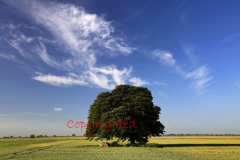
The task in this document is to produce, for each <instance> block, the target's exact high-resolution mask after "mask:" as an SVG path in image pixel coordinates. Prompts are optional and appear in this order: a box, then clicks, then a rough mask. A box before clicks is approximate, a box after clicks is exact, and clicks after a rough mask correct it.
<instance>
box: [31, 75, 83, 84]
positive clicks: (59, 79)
mask: <svg viewBox="0 0 240 160" xmlns="http://www.w3.org/2000/svg"><path fill="white" fill-rule="evenodd" d="M32 79H35V80H38V81H41V82H45V83H48V84H51V85H54V86H68V85H87V82H84V80H81V79H73V78H72V77H66V76H54V75H50V74H49V75H39V76H35V77H32Z"/></svg>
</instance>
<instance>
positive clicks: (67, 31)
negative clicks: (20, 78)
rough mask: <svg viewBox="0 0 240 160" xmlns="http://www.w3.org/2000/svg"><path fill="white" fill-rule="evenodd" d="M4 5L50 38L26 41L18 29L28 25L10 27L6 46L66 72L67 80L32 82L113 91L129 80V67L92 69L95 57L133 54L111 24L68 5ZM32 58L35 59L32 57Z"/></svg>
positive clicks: (44, 77)
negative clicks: (23, 15)
mask: <svg viewBox="0 0 240 160" xmlns="http://www.w3.org/2000/svg"><path fill="white" fill-rule="evenodd" d="M5 2H6V3H8V4H11V5H12V6H14V7H16V8H18V9H20V10H21V11H22V12H24V13H26V14H27V15H28V16H29V17H32V18H33V19H34V20H35V21H36V22H37V25H41V26H43V27H44V28H45V29H46V30H48V31H49V33H50V34H49V35H50V36H53V37H52V38H49V37H44V35H40V34H39V35H35V37H28V36H26V35H25V34H23V33H22V32H20V30H19V29H18V27H25V28H26V27H28V26H27V25H13V24H11V25H10V26H8V28H9V29H10V30H11V31H10V32H9V35H11V36H12V39H11V40H10V39H7V40H8V42H9V44H10V45H11V46H12V47H14V48H15V49H17V50H18V51H19V53H20V55H21V56H23V57H25V58H30V57H31V56H30V54H29V53H35V54H36V55H38V57H39V59H41V60H42V61H43V62H44V63H45V64H47V65H49V66H51V67H54V68H56V69H60V70H65V71H68V72H69V75H68V76H57V75H52V74H42V73H41V74H39V75H38V76H34V77H32V78H33V79H35V80H38V81H41V82H44V83H48V84H51V85H55V86H69V85H88V84H89V83H93V84H95V85H97V86H100V87H102V88H106V89H113V88H114V87H115V85H119V84H124V83H125V80H126V78H129V77H130V72H131V69H132V67H131V68H130V69H124V70H118V69H117V68H116V67H112V66H106V67H102V68H97V67H95V64H96V62H97V56H102V55H106V56H117V55H118V54H124V55H129V54H131V53H132V52H133V50H136V48H134V47H131V46H129V45H128V42H127V41H126V40H125V39H123V38H122V37H121V36H118V34H117V33H116V31H115V28H114V26H113V25H112V23H111V22H109V21H106V20H105V19H104V16H102V15H96V14H90V13H87V12H86V11H85V10H84V8H82V7H76V6H74V5H71V4H61V3H56V2H41V1H35V0H33V1H29V0H24V1H23V0H19V1H11V0H10V1H5ZM30 28H31V27H30ZM32 29H36V28H34V27H32ZM26 44H27V45H26ZM49 45H52V46H56V45H57V46H61V47H63V48H64V52H66V53H62V52H59V53H57V54H56V53H54V54H53V53H51V52H50V51H48V46H49ZM34 58H37V56H35V55H34ZM34 60H36V59H34ZM38 67H39V66H38ZM76 73H77V74H76ZM109 77H110V79H109ZM112 82H113V83H112ZM138 84H140V83H138Z"/></svg>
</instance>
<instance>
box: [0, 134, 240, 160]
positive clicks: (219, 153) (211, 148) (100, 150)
mask: <svg viewBox="0 0 240 160" xmlns="http://www.w3.org/2000/svg"><path fill="white" fill-rule="evenodd" d="M115 140H117V139H114V140H111V141H109V142H112V141H115ZM34 141H35V144H31V143H30V142H34ZM103 141H106V140H103ZM100 142H102V141H95V140H92V141H89V140H86V138H85V137H37V138H4V139H0V146H1V147H0V159H84V160H85V159H86V160H88V159H199V160H200V159H240V158H239V157H240V136H174V137H170V136H169V137H168V136H162V137H152V138H151V139H150V140H149V143H158V144H161V145H163V148H151V147H108V148H107V147H99V146H98V145H99V143H100ZM3 143H4V145H2V144H3ZM6 143H9V144H10V145H6ZM19 143H20V144H21V145H19ZM15 144H16V146H15ZM120 144H122V145H125V144H127V142H120Z"/></svg>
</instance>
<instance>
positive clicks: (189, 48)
mask: <svg viewBox="0 0 240 160" xmlns="http://www.w3.org/2000/svg"><path fill="white" fill-rule="evenodd" d="M181 47H182V50H183V52H184V53H185V54H186V55H187V56H188V57H189V58H190V60H191V61H192V63H193V64H195V63H196V62H197V59H198V57H197V56H196V55H195V54H194V53H193V51H194V48H195V47H194V46H192V45H190V44H183V43H182V44H181Z"/></svg>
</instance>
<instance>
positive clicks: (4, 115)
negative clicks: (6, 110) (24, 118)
mask: <svg viewBox="0 0 240 160" xmlns="http://www.w3.org/2000/svg"><path fill="white" fill-rule="evenodd" d="M20 115H21V114H0V116H3V117H6V116H20Z"/></svg>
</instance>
